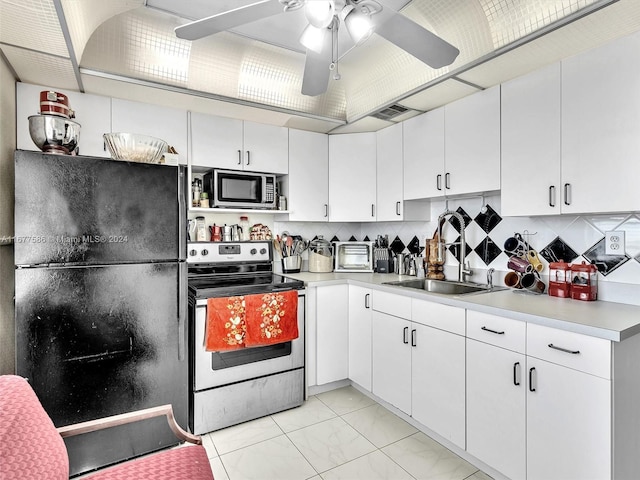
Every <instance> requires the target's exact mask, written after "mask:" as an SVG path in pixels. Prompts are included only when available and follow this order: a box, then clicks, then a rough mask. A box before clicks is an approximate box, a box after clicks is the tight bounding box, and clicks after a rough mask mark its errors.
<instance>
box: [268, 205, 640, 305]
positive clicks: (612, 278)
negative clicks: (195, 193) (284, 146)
mask: <svg viewBox="0 0 640 480" xmlns="http://www.w3.org/2000/svg"><path fill="white" fill-rule="evenodd" d="M447 207H448V208H449V209H450V210H457V211H458V212H459V213H461V214H462V215H463V217H464V219H465V225H466V228H465V237H466V238H465V239H466V242H467V255H466V261H467V262H468V263H469V265H470V267H471V268H472V269H473V270H475V271H476V275H474V277H473V280H475V281H481V282H484V275H485V273H486V270H487V269H488V268H494V269H495V270H496V274H497V279H498V280H501V278H502V277H503V276H504V274H505V273H506V272H507V271H508V268H507V261H508V259H509V256H510V255H509V254H508V253H506V252H504V242H505V240H506V239H507V238H508V237H512V236H513V235H514V233H516V232H518V233H520V234H522V235H523V237H524V239H525V240H526V241H528V243H529V245H530V246H531V247H532V248H534V249H535V250H537V251H538V252H539V253H540V257H541V259H542V262H543V263H544V267H545V268H544V270H543V272H542V274H543V275H545V274H548V264H549V263H550V262H552V261H556V260H559V259H564V260H565V261H568V262H571V263H579V262H581V261H585V262H587V263H594V264H595V265H596V267H597V268H598V271H599V274H598V282H599V295H598V298H599V299H604V300H610V301H617V302H622V303H634V304H640V298H639V297H640V295H639V294H640V214H636V213H620V214H609V215H580V216H578V215H557V216H550V217H504V218H503V217H501V216H500V196H499V195H492V196H486V197H480V196H478V197H471V198H466V199H455V200H449V201H448V202H445V201H444V200H438V201H432V202H431V217H430V218H431V221H429V222H379V223H307V222H279V221H276V222H274V231H275V233H281V232H282V231H285V230H286V231H288V232H290V233H293V234H297V235H301V236H302V237H304V238H305V239H313V238H314V237H315V236H319V235H322V236H323V237H324V238H325V239H327V240H331V239H333V238H336V239H339V240H343V241H344V240H349V239H350V238H352V237H353V238H355V239H356V240H365V239H369V240H375V238H376V237H377V236H378V235H388V236H389V241H390V242H391V241H393V240H394V239H396V237H398V239H399V240H400V241H401V242H402V244H404V245H405V246H407V245H409V244H410V243H411V242H412V241H413V242H414V243H415V240H416V239H415V238H414V237H417V240H418V241H419V244H420V246H421V247H424V245H425V243H426V241H427V240H428V239H430V238H432V237H433V234H434V232H435V231H436V228H437V219H438V215H440V213H442V212H444V211H445V209H446V208H447ZM459 228H460V227H459V225H458V222H457V220H455V219H454V218H452V217H448V218H447V221H446V222H445V224H444V226H443V228H442V235H443V238H444V240H445V241H446V242H447V243H449V242H454V243H455V242H457V241H458V240H459ZM610 230H622V231H624V232H625V249H624V252H621V253H620V254H619V255H605V253H604V252H605V251H604V237H605V232H606V231H610ZM456 248H457V247H455V246H451V247H449V252H448V254H447V256H446V263H445V267H446V268H447V267H448V268H447V270H446V271H447V272H448V271H452V272H455V268H454V267H457V265H458V261H457V257H456V252H457V251H456ZM636 287H637V288H636Z"/></svg>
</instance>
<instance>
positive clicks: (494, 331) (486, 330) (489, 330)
mask: <svg viewBox="0 0 640 480" xmlns="http://www.w3.org/2000/svg"><path fill="white" fill-rule="evenodd" d="M480 330H484V331H485V332H489V333H495V334H496V335H504V330H503V331H502V332H499V331H497V330H491V329H490V328H487V327H482V328H481V329H480Z"/></svg>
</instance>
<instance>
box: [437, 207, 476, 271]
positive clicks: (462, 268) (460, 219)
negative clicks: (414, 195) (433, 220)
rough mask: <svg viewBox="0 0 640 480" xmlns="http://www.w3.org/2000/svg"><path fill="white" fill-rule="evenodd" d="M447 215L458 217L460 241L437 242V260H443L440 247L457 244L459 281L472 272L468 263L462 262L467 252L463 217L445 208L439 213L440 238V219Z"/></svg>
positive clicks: (439, 235)
mask: <svg viewBox="0 0 640 480" xmlns="http://www.w3.org/2000/svg"><path fill="white" fill-rule="evenodd" d="M448 215H451V216H452V217H455V218H457V219H458V222H459V223H460V242H459V243H457V242H454V243H446V244H442V243H441V242H439V243H438V261H439V262H444V257H443V253H442V247H443V246H447V245H459V247H458V262H460V265H459V266H458V281H459V282H464V281H465V280H466V278H465V277H467V276H469V275H471V274H473V271H472V270H471V269H470V268H469V265H465V263H464V257H465V255H466V253H467V242H466V241H465V239H464V227H465V225H464V218H463V217H462V215H460V214H459V213H458V212H454V211H452V210H448V209H447V210H446V211H445V212H444V213H441V214H440V216H439V217H438V239H441V238H442V231H441V228H442V227H441V226H442V220H443V219H444V218H445V217H447V216H448Z"/></svg>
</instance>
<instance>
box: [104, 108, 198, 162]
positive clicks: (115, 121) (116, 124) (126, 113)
mask: <svg viewBox="0 0 640 480" xmlns="http://www.w3.org/2000/svg"><path fill="white" fill-rule="evenodd" d="M111 131H112V132H127V133H137V134H141V135H150V136H152V137H156V138H159V139H161V140H164V141H165V142H167V143H168V144H169V145H171V146H172V147H173V148H175V149H176V151H177V152H178V155H179V162H180V163H181V164H186V163H187V158H188V157H187V155H188V152H187V112H186V111H185V110H180V109H178V108H171V107H163V106H160V105H152V104H150V103H142V102H132V101H129V100H121V99H119V98H114V99H112V100H111Z"/></svg>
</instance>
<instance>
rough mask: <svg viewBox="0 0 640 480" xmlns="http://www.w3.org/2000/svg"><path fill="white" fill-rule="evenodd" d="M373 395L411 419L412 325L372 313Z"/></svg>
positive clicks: (407, 321)
mask: <svg viewBox="0 0 640 480" xmlns="http://www.w3.org/2000/svg"><path fill="white" fill-rule="evenodd" d="M372 319H373V320H372V322H373V335H372V337H373V393H374V394H376V395H377V396H379V397H380V398H382V399H383V400H385V401H386V402H389V403H390V404H391V405H393V406H394V407H397V408H399V409H400V410H402V411H403V412H405V413H406V414H408V415H411V345H410V343H409V337H410V330H411V322H410V321H409V320H405V319H404V318H399V317H394V316H393V315H389V314H387V313H382V312H377V311H375V310H374V312H373V313H372Z"/></svg>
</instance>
